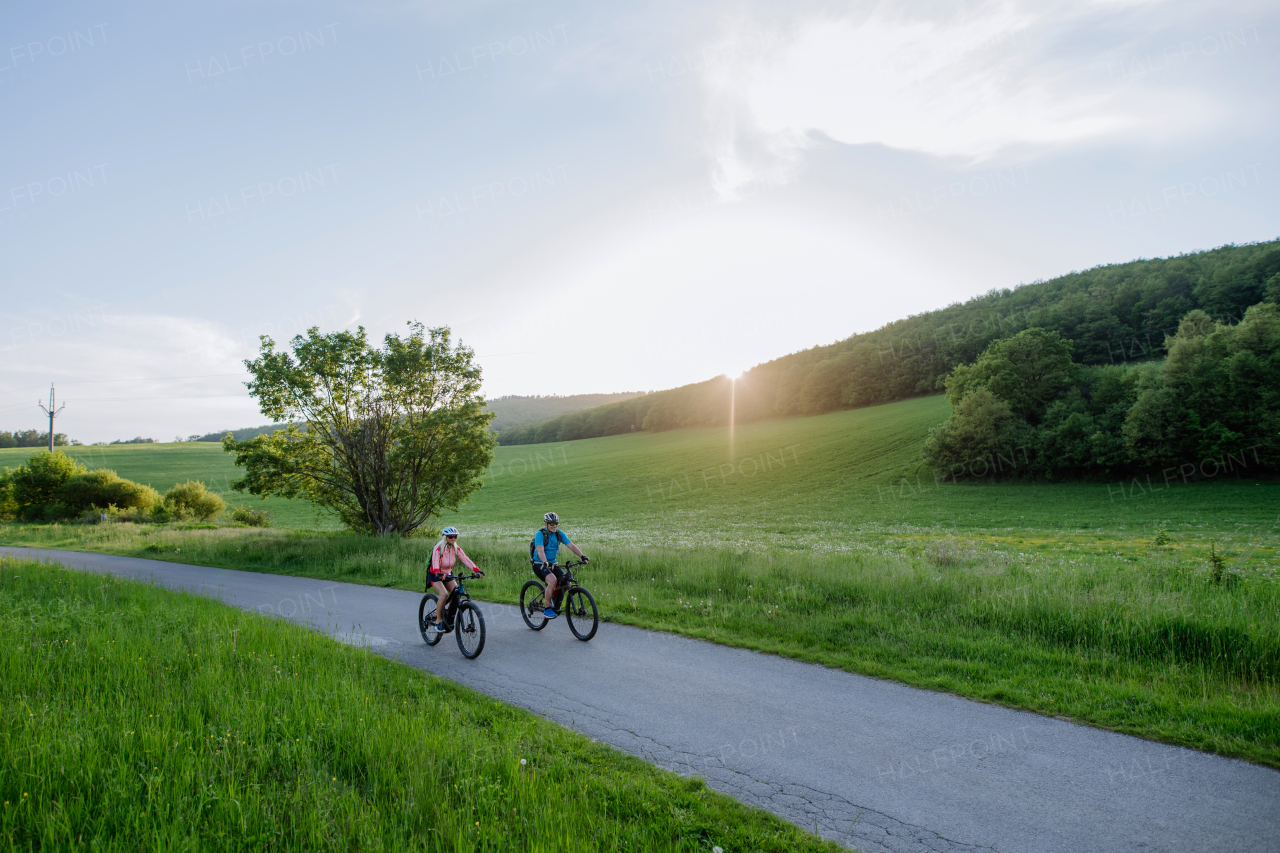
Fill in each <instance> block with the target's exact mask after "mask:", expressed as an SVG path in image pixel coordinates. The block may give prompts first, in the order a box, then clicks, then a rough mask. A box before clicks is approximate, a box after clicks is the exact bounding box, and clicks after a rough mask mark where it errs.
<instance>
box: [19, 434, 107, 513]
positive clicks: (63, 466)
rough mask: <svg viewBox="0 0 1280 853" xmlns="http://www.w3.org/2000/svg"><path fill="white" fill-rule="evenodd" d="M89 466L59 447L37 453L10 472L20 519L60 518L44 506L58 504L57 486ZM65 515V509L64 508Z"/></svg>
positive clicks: (83, 471)
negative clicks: (51, 514) (51, 450)
mask: <svg viewBox="0 0 1280 853" xmlns="http://www.w3.org/2000/svg"><path fill="white" fill-rule="evenodd" d="M87 470H88V469H87V468H85V467H84V466H83V465H81V464H80V463H79V462H77V461H75V460H74V459H72V458H71V457H70V456H68V455H67V454H65V453H63V452H62V451H61V450H56V451H54V452H53V453H37V454H36V455H35V456H32V457H31V458H30V459H28V460H27V461H26V464H24V465H21V466H19V467H18V468H17V469H16V470H15V471H14V472H13V475H12V476H13V479H12V482H13V500H14V502H15V503H16V504H17V508H18V515H19V516H21V517H22V518H32V519H35V518H50V517H56V518H62V517H63V516H62V515H57V516H50V515H49V514H48V513H47V512H46V511H45V507H46V506H48V505H49V504H54V503H59V504H60V500H59V497H58V489H60V488H61V487H62V484H63V483H65V482H66V481H67V480H69V479H71V478H72V477H74V476H75V475H77V474H83V473H85V472H86V471H87ZM63 512H64V514H65V510H64V511H63Z"/></svg>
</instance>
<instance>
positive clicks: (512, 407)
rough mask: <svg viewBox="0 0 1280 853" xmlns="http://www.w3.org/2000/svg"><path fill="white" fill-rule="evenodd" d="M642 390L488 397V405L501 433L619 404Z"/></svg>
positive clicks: (496, 426)
mask: <svg viewBox="0 0 1280 853" xmlns="http://www.w3.org/2000/svg"><path fill="white" fill-rule="evenodd" d="M641 393H642V392H640V391H623V392H620V393H617V394H571V395H569V396H566V397H559V396H555V395H551V396H547V397H539V396H533V397H519V396H515V395H509V396H506V397H495V398H493V399H492V400H485V401H484V405H485V408H487V409H488V410H489V411H491V412H493V413H494V415H495V416H496V417H494V419H493V421H492V422H491V423H490V424H489V429H491V430H493V431H494V432H500V431H502V430H504V429H510V428H511V427H515V426H520V425H522V424H529V423H537V422H538V421H545V420H548V419H550V418H555V417H559V416H561V415H567V414H570V413H572V412H579V411H582V410H583V409H589V408H591V407H593V406H603V405H604V404H606V403H616V402H618V401H620V400H629V399H631V398H632V397H638V396H640V394H641Z"/></svg>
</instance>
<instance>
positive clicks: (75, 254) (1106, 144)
mask: <svg viewBox="0 0 1280 853" xmlns="http://www.w3.org/2000/svg"><path fill="white" fill-rule="evenodd" d="M1277 92H1280V7H1278V6H1276V4H1274V3H1264V2H1251V1H1250V2H1246V1H1245V0H1240V1H1239V2H1236V0H1227V2H1220V3H1216V4H1212V6H1211V4H1205V3H1193V2H1177V0H1166V1H1165V2H1161V0H1147V2H1142V0H1112V1H1110V2H1108V0H1097V2H1035V3H1028V2H1018V0H1011V2H999V3H994V2H976V3H973V2H961V3H955V2H950V3H931V2H922V3H910V4H888V3H843V4H842V3H821V4H818V3H810V2H804V0H801V2H792V3H785V4H784V3H751V2H719V0H711V2H694V0H683V1H682V2H663V0H654V2H647V0H636V2H632V3H627V4H619V3H608V4H605V3H586V2H581V3H574V2H566V3H541V4H518V3H514V2H470V3H465V4H460V3H437V2H384V1H383V0H361V2H358V3H338V2H328V0H310V2H305V3H304V2H284V1H283V0H277V2H247V0H229V2H220V3H217V4H178V3H172V2H168V3H159V2H146V0H130V2H127V3H125V2H113V1H112V0H106V1H105V2H103V0H95V2H64V3H57V4H55V3H49V2H32V3H9V4H4V5H3V6H0V115H2V116H3V121H0V430H14V429H33V428H37V429H41V431H43V430H44V429H46V428H47V420H44V419H43V418H44V415H43V412H42V411H41V410H40V408H39V407H38V406H37V405H36V401H37V400H40V401H42V402H46V403H47V400H48V395H49V388H50V385H51V384H53V385H55V386H56V392H57V400H58V405H60V406H61V405H63V404H64V403H65V406H66V408H65V409H64V410H63V411H62V413H61V414H60V415H59V416H58V420H57V423H56V429H57V431H58V432H65V433H67V434H69V435H70V436H71V437H72V438H75V439H78V440H80V441H83V442H85V443H91V442H97V441H110V440H114V439H123V438H131V437H134V436H138V435H142V436H146V437H153V438H156V439H159V440H173V438H174V437H185V436H189V435H194V434H202V433H207V432H212V431H217V430H224V429H228V428H238V427H244V426H253V425H257V424H261V423H264V422H265V421H266V419H265V418H264V417H263V416H262V415H261V414H260V412H259V411H258V408H257V406H256V403H255V401H254V400H253V399H252V398H251V397H249V396H248V393H247V391H246V389H245V388H244V385H243V383H244V381H245V379H246V378H247V375H246V373H245V370H244V365H243V361H244V360H245V359H246V358H252V357H253V356H254V355H255V353H256V351H257V347H258V340H259V336H260V335H268V336H270V337H271V338H272V339H273V340H275V341H276V342H277V344H280V345H284V344H286V343H287V341H288V340H289V339H290V338H292V336H293V335H295V334H298V333H299V332H301V331H303V330H305V329H306V328H309V327H311V326H318V327H319V328H320V329H321V330H322V331H335V330H338V329H343V328H346V329H354V328H355V327H357V326H364V327H365V328H366V329H367V330H368V331H369V333H370V335H371V336H372V337H373V338H374V339H380V338H381V337H382V336H383V335H385V334H387V333H400V332H402V331H403V330H404V329H405V323H407V322H410V321H419V322H422V323H424V324H426V325H427V326H449V327H450V328H451V329H452V331H453V334H454V336H455V339H457V340H460V341H462V342H463V343H465V344H466V345H468V346H470V347H471V348H473V349H474V351H475V353H476V356H477V360H478V361H479V363H480V364H481V365H482V367H483V371H484V374H483V376H484V393H485V394H486V396H489V397H495V396H502V395H508V394H520V395H531V394H541V395H547V394H561V395H564V394H579V393H596V392H613V391H642V390H658V389H662V388H669V387H674V386H678V385H682V384H685V383H689V382H697V381H702V380H705V379H708V378H711V377H713V376H716V375H719V374H722V373H729V374H736V373H737V372H739V371H741V370H744V369H747V368H750V367H751V366H753V365H755V364H758V363H761V362H764V361H768V360H771V359H773V358H777V357H779V356H782V355H785V354H787V353H790V352H795V351H797V350H802V349H805V348H808V347H811V346H815V345H820V344H828V343H831V342H833V341H836V340H840V339H843V338H847V337H848V336H850V335H852V334H855V333H858V332H865V331H870V330H872V329H875V328H878V327H880V326H882V325H884V324H885V323H888V322H891V321H893V320H895V319H899V318H902V317H905V316H908V315H911V314H918V313H921V312H925V311H930V310H933V309H936V308H941V307H943V306H945V305H947V304H950V303H952V302H957V301H963V300H965V299H968V298H970V297H972V296H975V295H978V294H982V293H985V292H986V291H988V290H990V289H992V288H1004V287H1014V286H1017V285H1018V284H1022V283H1029V282H1033V281H1037V280H1041V279H1048V278H1052V277H1054V276H1057V275H1061V274H1063V273H1067V272H1070V271H1072V270H1079V269H1086V268H1089V267H1093V266H1097V265H1099V264H1106V263H1117V262H1124V261H1128V260H1132V259H1135V258H1140V257H1163V256H1169V255H1175V254H1179V253H1184V252H1193V251H1198V250H1202V249H1208V248H1213V247H1215V246H1220V245H1223V244H1226V243H1247V242H1253V241H1259V240H1271V239H1275V238H1277V237H1278V236H1280V192H1278V190H1280V158H1278V157H1277V152H1278V151H1280V145H1278V144H1277V143H1280V116H1278V115H1277V102H1278V100H1280V98H1278V96H1277Z"/></svg>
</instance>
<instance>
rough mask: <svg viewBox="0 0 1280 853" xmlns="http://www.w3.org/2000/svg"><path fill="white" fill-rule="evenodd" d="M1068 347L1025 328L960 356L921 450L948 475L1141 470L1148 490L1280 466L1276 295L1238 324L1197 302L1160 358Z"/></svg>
mask: <svg viewBox="0 0 1280 853" xmlns="http://www.w3.org/2000/svg"><path fill="white" fill-rule="evenodd" d="M1072 349H1073V347H1072V343H1071V341H1068V340H1065V339H1064V338H1063V337H1062V336H1061V335H1059V334H1058V333H1057V332H1049V331H1045V330H1043V329H1028V330H1026V331H1023V332H1019V333H1018V334H1017V335H1014V336H1013V337H1012V338H1009V339H1007V340H1003V341H997V342H995V343H993V344H992V345H991V346H989V347H988V348H987V350H986V351H985V352H983V353H982V355H981V356H979V357H978V358H977V359H976V360H975V361H974V363H972V364H966V365H961V366H959V367H957V368H956V369H955V370H954V371H953V372H952V373H951V375H950V376H948V377H947V380H946V388H947V398H948V399H949V400H950V402H951V404H952V413H951V417H950V418H948V419H947V421H946V422H945V423H943V424H941V425H940V426H938V427H935V428H934V429H933V430H932V431H931V432H930V434H929V438H928V440H927V441H926V442H925V447H924V459H925V461H926V462H927V463H928V464H929V465H931V466H932V467H933V468H934V470H935V472H938V473H940V474H941V475H942V476H943V478H944V479H945V478H946V477H947V475H948V473H951V474H954V476H955V477H956V478H957V479H959V478H961V477H975V476H977V477H982V476H988V475H993V476H1000V475H1004V476H1033V477H1037V478H1046V479H1066V478H1072V479H1074V478H1091V477H1107V478H1113V477H1117V476H1119V477H1121V478H1122V479H1128V478H1129V477H1131V476H1133V475H1135V474H1138V473H1140V472H1146V473H1147V481H1146V483H1145V485H1143V484H1140V487H1141V488H1142V489H1143V491H1146V490H1148V489H1149V488H1156V487H1167V486H1168V483H1169V482H1170V481H1171V480H1173V481H1176V480H1178V479H1182V480H1187V479H1189V478H1190V479H1204V478H1211V477H1217V476H1220V475H1222V474H1235V475H1237V476H1241V475H1243V476H1250V477H1254V476H1258V475H1260V474H1264V473H1267V472H1273V471H1274V470H1275V469H1276V468H1277V467H1278V466H1280V306H1277V305H1276V303H1274V302H1266V303H1261V304H1259V305H1256V306H1254V307H1252V308H1249V309H1248V310H1247V311H1246V312H1245V315H1244V318H1243V319H1242V320H1241V322H1240V323H1238V324H1236V325H1227V324H1224V323H1221V322H1219V321H1217V320H1214V319H1213V318H1212V317H1210V316H1209V315H1208V314H1207V313H1205V312H1204V311H1201V310H1199V309H1196V310H1193V311H1191V312H1190V313H1188V314H1187V316H1186V317H1185V318H1183V320H1182V322H1181V323H1180V324H1179V326H1178V331H1177V333H1176V334H1175V335H1172V336H1170V337H1169V338H1168V340H1167V341H1166V349H1167V352H1168V357H1167V358H1166V359H1165V360H1164V361H1163V362H1160V363H1156V362H1146V363H1142V364H1134V365H1094V366H1087V365H1081V364H1079V363H1077V362H1076V361H1074V359H1073V358H1072ZM1153 471H1158V472H1160V473H1159V474H1158V475H1157V479H1156V481H1155V482H1152V481H1151V479H1150V473H1151V472H1153ZM1135 482H1137V481H1135Z"/></svg>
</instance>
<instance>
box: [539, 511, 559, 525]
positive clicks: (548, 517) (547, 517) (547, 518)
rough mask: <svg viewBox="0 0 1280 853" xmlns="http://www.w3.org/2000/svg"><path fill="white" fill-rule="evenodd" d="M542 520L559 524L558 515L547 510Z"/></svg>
mask: <svg viewBox="0 0 1280 853" xmlns="http://www.w3.org/2000/svg"><path fill="white" fill-rule="evenodd" d="M542 520H543V521H544V522H545V523H547V524H559V523H560V516H558V515H556V514H555V513H554V512H549V513H547V514H546V515H544V516H543V517H542Z"/></svg>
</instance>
